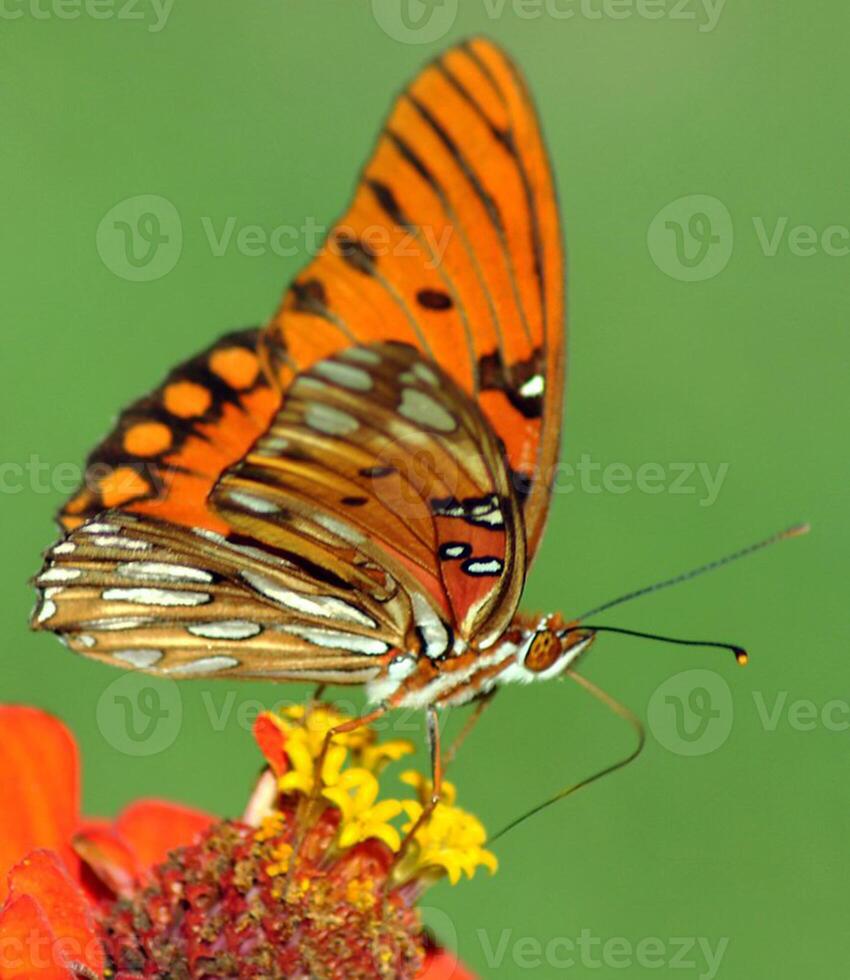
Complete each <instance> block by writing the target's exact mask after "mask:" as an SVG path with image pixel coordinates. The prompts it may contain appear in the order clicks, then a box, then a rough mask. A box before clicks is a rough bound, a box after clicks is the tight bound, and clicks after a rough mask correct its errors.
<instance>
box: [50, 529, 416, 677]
mask: <svg viewBox="0 0 850 980" xmlns="http://www.w3.org/2000/svg"><path fill="white" fill-rule="evenodd" d="M258 545H259V543H247V542H246V541H245V540H244V539H242V538H241V537H239V536H237V535H232V536H230V537H229V538H225V537H224V536H222V535H220V534H218V533H217V532H210V531H204V532H202V533H199V532H198V531H190V530H188V529H186V528H182V527H180V526H178V525H173V524H169V523H165V522H160V521H157V520H156V519H153V518H149V517H146V516H136V515H131V514H127V513H121V512H119V511H112V512H107V513H105V514H104V515H101V517H99V518H96V519H94V520H91V521H88V522H86V523H85V524H83V525H81V526H80V527H78V528H76V529H75V530H73V531H72V532H71V533H70V534H69V535H68V537H67V538H66V539H65V540H64V541H63V542H60V543H59V544H58V545H56V546H54V548H53V549H51V551H50V552H49V553H48V556H47V564H46V566H45V568H44V570H43V571H42V572H41V574H40V575H39V576H38V577H37V579H36V585H37V586H38V588H39V592H40V598H39V604H38V606H37V608H36V611H35V613H34V614H33V625H34V626H35V627H36V628H40V629H51V630H54V631H55V632H57V633H59V634H60V636H62V637H63V638H64V639H65V640H66V641H67V642H68V645H69V646H71V647H72V648H73V649H74V650H75V651H77V652H79V653H83V654H85V655H87V656H90V657H93V658H95V659H99V660H101V661H104V662H107V663H111V664H113V665H115V666H123V667H125V668H126V667H135V668H138V669H143V670H147V671H150V672H153V673H162V674H167V675H171V676H176V677H189V676H200V675H204V676H208V675H210V674H225V673H231V674H235V675H238V676H241V677H268V678H277V679H286V678H290V679H291V678H296V679H309V678H313V679H316V680H335V681H337V682H340V683H348V682H358V681H363V680H364V679H369V677H372V676H375V675H376V674H377V673H378V672H379V671H380V669H381V667H382V665H383V663H384V662H385V660H386V659H387V655H389V654H390V653H391V651H392V650H393V649H394V648H397V647H398V645H399V644H400V642H401V640H402V638H403V637H404V635H405V634H406V632H407V629H408V626H407V608H408V607H407V604H406V602H405V601H404V600H403V597H401V596H400V595H399V594H398V590H397V589H396V588H395V586H394V583H393V582H392V581H391V580H390V579H388V578H387V577H385V576H384V577H381V576H380V575H379V574H378V573H377V572H375V573H374V575H373V578H372V579H371V580H370V582H371V587H370V588H368V589H367V588H364V589H362V590H361V589H357V588H355V587H353V586H351V585H350V584H349V583H348V582H346V581H344V580H342V579H337V578H336V577H335V576H334V575H333V574H331V573H330V572H328V571H324V572H323V573H322V574H321V577H320V576H319V575H317V574H316V570H315V569H313V568H309V567H308V568H304V567H301V566H299V565H298V564H296V563H294V562H292V561H290V560H288V559H287V558H285V557H283V556H282V555H281V554H278V553H276V552H275V551H274V550H273V549H270V548H261V547H259V546H258ZM367 675H368V676H367Z"/></svg>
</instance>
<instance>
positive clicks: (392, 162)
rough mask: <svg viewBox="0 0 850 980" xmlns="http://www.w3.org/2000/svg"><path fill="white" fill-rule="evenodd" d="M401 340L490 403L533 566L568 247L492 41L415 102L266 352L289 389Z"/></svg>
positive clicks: (467, 52)
mask: <svg viewBox="0 0 850 980" xmlns="http://www.w3.org/2000/svg"><path fill="white" fill-rule="evenodd" d="M387 340H396V341H403V342H405V343H408V344H411V345H414V346H416V347H417V348H419V350H421V351H422V352H423V353H424V354H425V355H426V356H427V357H429V358H430V359H432V360H433V361H435V362H437V363H438V364H440V365H441V366H442V367H443V368H444V369H445V370H446V371H448V372H449V374H450V375H451V376H452V377H453V379H454V380H455V381H456V382H457V383H458V384H459V385H460V387H461V388H462V389H464V390H465V391H466V392H467V393H469V394H470V395H471V396H472V397H473V398H474V399H475V400H476V401H477V402H478V404H479V406H480V408H481V409H482V410H483V412H484V415H485V417H486V418H487V419H488V421H489V422H490V424H491V425H492V427H493V429H494V431H495V432H496V434H497V436H498V437H499V438H500V439H501V440H502V442H503V443H504V446H505V453H506V458H507V461H508V464H509V467H510V469H511V470H512V471H513V472H512V481H513V485H514V488H515V489H516V491H517V494H518V496H519V497H520V498H521V499H522V500H523V501H524V505H523V516H524V523H525V528H526V534H527V538H528V552H529V556H532V555H533V554H534V550H535V548H536V546H537V542H538V540H539V537H540V534H541V531H542V527H543V522H544V519H545V516H546V510H547V507H548V502H549V493H550V481H551V476H552V470H553V467H554V463H555V460H556V457H557V453H558V433H559V428H560V415H561V400H562V389H563V266H562V253H561V237H560V230H559V223H558V210H557V206H556V201H555V192H554V188H553V184H552V177H551V173H550V169H549V164H548V161H547V156H546V152H545V149H544V146H543V142H542V139H541V135H540V130H539V127H538V124H537V120H536V116H535V112H534V107H533V105H532V103H531V100H530V97H529V96H528V94H527V91H526V88H525V85H524V84H523V81H522V79H521V78H520V76H519V73H518V72H517V70H516V68H515V67H514V66H513V65H512V64H511V62H510V61H509V60H508V58H507V57H506V56H505V55H504V54H503V53H502V52H501V51H500V50H499V49H498V48H496V47H495V46H494V45H493V44H491V43H489V42H487V41H483V40H473V41H470V42H467V43H465V44H462V45H461V46H459V47H457V48H453V49H452V50H450V51H448V52H447V53H446V54H444V55H443V56H442V57H440V58H439V59H437V60H436V61H435V62H434V63H433V64H432V65H430V66H429V67H428V68H426V69H425V70H424V71H423V72H422V73H421V74H420V75H419V77H418V78H417V79H416V80H415V81H414V82H413V84H412V85H411V86H410V87H409V88H408V89H407V90H406V91H405V92H404V93H403V94H402V95H401V96H400V97H399V99H398V101H397V102H396V105H395V107H394V109H393V111H392V113H391V115H390V117H389V119H388V121H387V123H386V126H385V128H384V131H383V133H382V135H381V137H380V139H379V141H378V145H377V148H376V150H375V153H374V155H373V157H372V159H371V160H370V161H369V163H368V165H367V166H366V169H365V171H364V173H363V175H362V177H361V180H360V183H359V185H358V188H357V192H356V194H355V198H354V202H353V204H352V206H351V208H350V210H349V211H348V212H347V213H346V214H345V215H344V216H343V217H342V218H341V219H340V220H339V221H338V222H337V224H336V225H335V227H334V229H333V230H332V231H331V233H330V235H329V237H328V240H327V242H326V243H325V247H324V249H323V251H322V254H321V255H320V256H319V257H318V258H316V259H315V260H314V261H313V262H312V263H311V264H310V265H309V266H307V268H306V269H305V270H304V271H303V272H302V273H301V275H299V276H298V278H297V280H296V281H295V282H294V283H293V285H292V287H291V288H290V289H289V291H288V292H287V294H286V295H285V297H284V300H283V303H282V306H281V308H280V310H279V312H278V314H277V316H276V318H275V319H274V321H273V322H272V323H271V324H270V325H269V327H268V329H267V331H266V333H265V334H264V336H263V338H262V341H261V350H262V353H263V356H264V358H265V360H266V362H267V364H268V366H269V375H270V377H273V378H275V379H276V381H277V383H278V385H279V386H280V388H281V390H285V389H286V388H287V387H288V385H289V384H290V383H291V381H292V379H293V377H294V376H295V375H296V374H298V373H300V372H302V371H305V370H307V369H308V368H309V367H310V366H311V365H312V364H314V363H315V362H316V361H319V360H321V359H322V358H325V357H327V356H329V355H332V354H334V353H336V352H338V351H340V350H343V349H345V348H347V347H349V346H351V345H353V344H357V343H366V344H368V343H371V342H374V341H387Z"/></svg>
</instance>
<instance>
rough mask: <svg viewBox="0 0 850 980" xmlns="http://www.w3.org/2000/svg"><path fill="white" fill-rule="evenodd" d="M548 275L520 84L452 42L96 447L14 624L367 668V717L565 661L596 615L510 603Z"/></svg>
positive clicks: (556, 350) (543, 203)
mask: <svg viewBox="0 0 850 980" xmlns="http://www.w3.org/2000/svg"><path fill="white" fill-rule="evenodd" d="M564 290H565V286H564V260H563V252H562V239H561V228H560V221H559V213H558V206H557V202H556V194H555V187H554V183H553V177H552V170H551V166H550V163H549V159H548V157H547V153H546V149H545V147H544V143H543V138H542V136H541V131H540V126H539V124H538V120H537V116H536V113H535V109H534V105H533V103H532V100H531V97H530V96H529V93H528V90H527V88H526V85H525V83H524V81H523V79H522V78H521V76H520V74H519V72H518V70H517V69H516V67H515V66H514V65H513V64H512V62H511V61H510V60H509V58H508V57H507V55H506V54H505V53H504V52H503V51H501V50H500V49H499V48H498V47H497V46H496V45H494V44H493V43H491V42H489V41H486V40H482V39H474V40H470V41H467V42H465V43H462V44H460V45H458V46H456V47H454V48H451V49H450V50H448V51H446V52H445V53H444V54H442V56H440V57H438V58H437V59H436V60H435V61H434V62H433V63H431V64H430V65H428V66H427V67H426V68H425V69H424V70H423V71H422V72H421V73H420V74H419V75H418V77H416V78H415V80H414V81H413V82H412V84H411V85H410V86H409V87H408V88H407V89H406V90H405V91H404V92H403V93H402V94H401V95H400V96H399V97H398V99H397V101H396V102H395V104H394V106H393V108H392V110H391V112H390V115H389V117H388V119H387V121H386V123H385V126H384V128H383V131H382V132H381V134H380V137H379V139H378V142H377V145H376V147H375V150H374V152H373V154H372V157H371V159H370V160H369V162H368V163H367V165H366V167H365V169H364V170H363V172H362V174H361V176H360V179H359V182H358V185H357V189H356V193H355V195H354V200H353V202H352V204H351V206H350V208H349V210H348V211H347V213H346V214H345V215H344V216H343V217H342V218H341V219H340V220H339V221H338V222H337V223H336V224H335V225H334V226H333V227H332V229H331V231H330V233H329V235H328V238H327V241H326V242H325V244H324V246H323V248H322V250H321V251H320V253H319V254H318V255H317V256H316V257H315V258H314V259H313V260H312V261H311V262H310V263H309V264H308V265H307V266H306V268H304V269H303V271H302V272H301V273H300V274H299V275H298V276H297V277H296V278H295V280H294V281H293V282H292V284H291V285H290V286H289V288H288V290H287V291H286V293H285V295H284V298H283V301H282V303H281V305H280V307H279V309H278V310H277V312H276V314H275V315H274V317H273V318H272V319H271V321H270V322H269V323H268V324H267V325H266V326H265V327H262V328H259V329H250V330H243V331H239V332H235V333H230V334H228V335H226V336H224V337H222V338H221V339H220V340H218V341H217V342H216V343H214V344H213V345H212V346H210V347H208V348H207V349H206V350H204V351H202V352H201V353H200V354H198V355H196V356H195V357H192V358H191V359H190V360H188V361H186V362H185V363H183V364H181V365H179V366H178V367H176V368H175V369H174V370H172V371H171V372H170V373H169V374H168V376H167V377H166V378H165V380H164V381H163V383H162V384H161V385H160V386H159V387H158V388H156V390H154V391H153V392H151V393H150V394H149V395H147V396H146V397H144V398H142V399H141V400H139V401H136V402H135V403H133V404H132V405H130V406H129V408H127V409H126V410H125V411H124V412H123V413H122V414H121V416H120V418H119V420H118V423H117V425H116V427H115V428H114V430H113V431H112V432H111V433H110V435H109V436H108V437H107V438H106V439H105V441H104V442H102V443H101V445H100V446H98V448H97V449H95V451H94V452H93V453H92V454H91V456H90V457H89V460H88V464H87V469H86V477H85V480H84V484H83V486H82V487H81V489H80V490H79V492H78V493H76V494H75V495H74V496H73V497H72V498H71V499H70V500H69V501H68V502H67V503H66V504H65V506H64V508H63V509H62V511H61V513H60V515H59V520H60V523H61V525H62V527H63V528H64V529H65V531H66V535H65V537H64V538H63V540H62V541H60V542H59V543H58V544H56V545H54V547H53V548H52V549H51V550H50V551H49V552H48V553H47V558H46V565H45V567H44V569H43V571H42V572H41V574H40V575H38V577H37V578H36V585H37V588H38V590H39V602H38V605H37V607H36V610H35V612H34V614H33V626H34V627H35V628H36V629H46V630H52V631H54V632H55V633H58V634H59V635H60V637H61V638H62V639H63V640H64V641H65V642H66V644H67V645H68V646H69V647H70V648H71V649H72V650H74V651H76V652H78V653H81V654H84V655H86V656H88V657H92V658H94V659H96V660H99V661H101V662H103V663H108V664H112V665H115V666H118V667H123V668H132V669H136V670H141V671H147V672H150V673H153V674H160V675H165V676H168V677H172V678H188V677H213V676H215V677H229V678H262V679H270V680H278V681H284V680H291V681H307V680H310V681H315V682H319V683H332V684H364V685H366V686H367V688H368V692H369V696H370V699H371V700H372V702H374V703H376V704H377V705H378V708H377V709H376V711H383V710H387V709H389V708H391V707H400V706H405V707H421V708H425V709H428V710H429V712H433V710H434V708H435V707H443V706H453V705H462V704H466V703H468V702H472V701H475V700H478V699H480V698H482V697H486V696H487V695H489V694H491V693H492V692H493V691H495V690H496V689H497V688H498V687H499V686H500V685H501V684H503V683H506V682H527V681H531V680H538V679H547V678H550V677H555V676H558V675H561V674H563V673H564V672H565V671H567V670H568V669H569V668H571V666H572V665H574V664H575V662H576V660H577V658H578V657H579V656H580V655H581V654H582V653H583V652H585V651H586V650H587V649H588V647H589V646H590V644H591V643H592V642H593V640H594V637H595V635H596V632H597V631H598V628H593V627H587V626H584V625H582V624H581V623H580V622H579V621H575V620H574V621H571V622H568V621H565V620H564V619H562V618H561V617H560V616H530V615H527V614H524V613H522V612H520V611H519V610H518V605H519V601H520V597H521V593H522V590H523V585H524V583H525V579H526V575H527V573H528V570H529V567H530V565H531V563H532V561H533V559H534V556H535V553H536V551H537V548H538V545H539V543H540V538H541V534H542V532H543V525H544V522H545V519H546V513H547V510H548V507H549V502H550V494H551V478H552V475H553V471H554V467H555V464H556V460H557V456H558V450H559V444H560V429H561V412H562V397H563V387H564V359H565V355H564V333H565V328H564ZM432 727H433V726H432Z"/></svg>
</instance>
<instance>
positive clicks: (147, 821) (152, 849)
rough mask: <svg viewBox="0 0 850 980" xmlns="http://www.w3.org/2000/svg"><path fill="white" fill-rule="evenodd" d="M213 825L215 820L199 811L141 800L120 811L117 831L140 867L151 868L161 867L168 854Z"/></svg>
mask: <svg viewBox="0 0 850 980" xmlns="http://www.w3.org/2000/svg"><path fill="white" fill-rule="evenodd" d="M212 823H215V820H214V818H213V817H211V816H209V815H208V814H206V813H201V812H200V810H192V809H190V808H189V807H185V806H179V805H178V804H176V803H164V802H161V801H160V800H139V801H138V802H137V803H131V804H130V806H128V807H127V808H126V809H125V810H123V811H122V812H121V814H120V815H119V816H118V819H117V820H116V821H115V832H116V833H117V834H118V835H119V836H120V837H121V838H123V840H124V841H125V842H126V843H127V844H128V845H129V846H130V849H131V850H132V852H133V854H134V855H135V856H136V859H137V861H138V862H139V864H140V865H141V867H143V868H148V867H150V866H152V865H154V864H161V863H162V862H163V861H164V860H165V859H166V858H167V857H168V852H169V851H173V850H174V849H175V848H177V847H182V846H183V845H185V844H191V843H192V842H193V841H194V840H195V838H196V837H197V836H198V834H200V833H201V832H202V831H204V830H206V829H207V827H209V826H210V824H212Z"/></svg>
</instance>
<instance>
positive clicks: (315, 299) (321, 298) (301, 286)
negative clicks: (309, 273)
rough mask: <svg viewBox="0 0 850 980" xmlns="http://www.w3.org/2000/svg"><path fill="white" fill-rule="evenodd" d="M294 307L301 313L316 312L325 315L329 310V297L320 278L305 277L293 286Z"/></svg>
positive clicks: (318, 314)
mask: <svg viewBox="0 0 850 980" xmlns="http://www.w3.org/2000/svg"><path fill="white" fill-rule="evenodd" d="M291 292H292V297H293V308H294V309H296V310H297V311H298V312H299V313H314V314H316V315H317V316H325V315H326V313H327V311H328V297H327V293H326V292H325V287H324V286H323V285H322V283H321V282H320V281H319V280H318V279H305V280H304V281H303V282H294V283H293V284H292V286H291Z"/></svg>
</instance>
